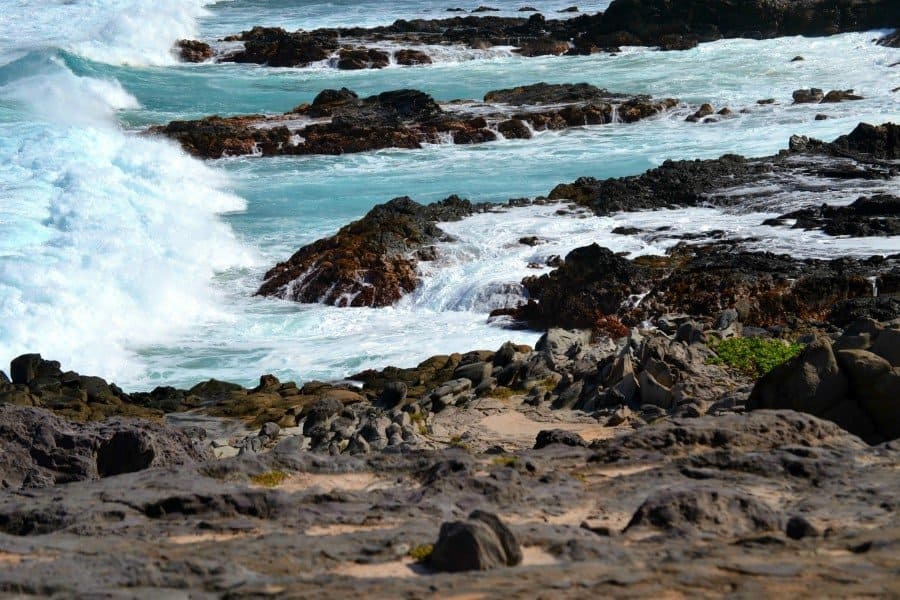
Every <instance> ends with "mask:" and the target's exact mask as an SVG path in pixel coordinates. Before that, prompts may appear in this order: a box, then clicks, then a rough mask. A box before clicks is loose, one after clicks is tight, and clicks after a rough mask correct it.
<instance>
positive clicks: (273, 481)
mask: <svg viewBox="0 0 900 600" xmlns="http://www.w3.org/2000/svg"><path fill="white" fill-rule="evenodd" d="M287 478H288V474H287V473H285V472H284V471H266V472H265V473H260V474H258V475H253V476H252V477H250V481H252V482H253V483H255V484H256V485H261V486H263V487H270V488H273V487H278V486H279V485H281V484H282V483H284V480H285V479H287Z"/></svg>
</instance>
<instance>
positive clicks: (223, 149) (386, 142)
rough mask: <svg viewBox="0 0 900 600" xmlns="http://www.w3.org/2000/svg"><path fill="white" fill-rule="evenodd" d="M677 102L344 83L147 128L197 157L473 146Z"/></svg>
mask: <svg viewBox="0 0 900 600" xmlns="http://www.w3.org/2000/svg"><path fill="white" fill-rule="evenodd" d="M677 104H678V101H677V100H675V99H672V98H667V99H664V100H653V99H652V98H650V97H649V96H626V95H623V94H617V93H613V92H609V91H608V90H605V89H601V88H597V87H595V86H592V85H588V84H586V83H582V84H557V85H550V84H546V83H539V84H535V85H531V86H524V87H520V88H514V89H510V90H497V91H493V92H488V94H487V95H486V96H485V98H484V104H483V103H477V102H464V101H456V102H453V103H451V104H444V105H440V104H438V103H437V102H435V100H434V99H433V98H432V97H431V96H429V95H428V94H425V93H423V92H420V91H417V90H395V91H390V92H383V93H381V94H378V95H377V96H370V97H368V98H362V99H361V98H359V97H358V96H357V95H356V93H354V92H352V91H351V90H348V89H346V88H342V89H340V90H324V91H322V92H321V93H319V94H318V95H317V96H316V98H315V99H314V100H313V102H312V104H302V105H300V106H297V107H296V108H294V109H293V110H292V111H290V112H288V113H285V114H284V115H249V116H239V117H227V118H222V117H218V116H213V117H207V118H204V119H200V120H196V121H172V122H171V123H169V124H168V125H164V126H155V127H151V128H150V130H149V133H151V134H161V135H165V136H168V137H170V138H172V139H174V140H177V141H178V142H179V143H180V144H181V146H182V147H183V148H184V149H185V150H186V151H187V152H190V153H191V154H193V155H195V156H200V157H203V158H220V157H223V156H242V155H261V156H278V155H305V154H346V153H351V152H366V151H371V150H380V149H384V148H420V147H421V145H422V144H426V143H431V144H436V143H442V142H452V143H454V144H479V143H483V142H492V141H494V140H497V139H498V138H500V137H503V138H517V139H528V138H531V137H532V135H533V132H535V131H544V130H548V129H565V128H568V127H579V126H584V125H604V124H608V123H613V122H621V123H633V122H635V121H639V120H641V119H646V118H648V117H651V116H653V115H656V114H658V113H660V112H662V111H664V110H667V109H670V108H672V107H674V106H676V105H677Z"/></svg>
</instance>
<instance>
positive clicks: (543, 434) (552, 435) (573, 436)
mask: <svg viewBox="0 0 900 600" xmlns="http://www.w3.org/2000/svg"><path fill="white" fill-rule="evenodd" d="M553 444H561V445H563V446H572V447H578V446H580V447H587V442H585V441H584V438H582V437H581V436H580V435H578V434H577V433H575V432H574V431H567V430H565V429H545V430H543V431H540V432H538V434H537V439H536V440H535V442H534V449H535V450H540V449H541V448H546V447H547V446H550V445H553Z"/></svg>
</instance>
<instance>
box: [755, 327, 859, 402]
mask: <svg viewBox="0 0 900 600" xmlns="http://www.w3.org/2000/svg"><path fill="white" fill-rule="evenodd" d="M848 386H849V383H848V380H847V377H846V375H844V374H843V373H841V371H840V368H839V367H838V363H837V359H836V357H835V355H834V352H833V351H832V348H831V344H830V343H829V341H828V340H826V339H822V338H819V339H817V340H816V341H815V342H813V343H812V344H810V345H809V346H807V347H806V348H805V349H804V350H803V352H801V353H800V355H799V356H797V357H795V358H793V359H791V360H790V361H788V362H786V363H785V364H783V365H779V366H777V367H775V368H774V369H772V370H771V371H770V372H769V373H768V374H766V375H764V376H763V377H762V378H761V379H760V380H759V381H758V382H757V383H756V386H755V387H754V388H753V392H751V394H750V399H749V402H748V408H749V409H750V410H758V409H762V408H789V409H792V410H799V411H802V412H807V413H810V414H813V415H817V416H821V415H822V414H823V413H824V412H825V411H827V410H828V409H829V408H831V407H833V406H835V405H836V404H838V403H839V402H840V401H841V400H843V399H844V398H845V397H846V396H847V391H848Z"/></svg>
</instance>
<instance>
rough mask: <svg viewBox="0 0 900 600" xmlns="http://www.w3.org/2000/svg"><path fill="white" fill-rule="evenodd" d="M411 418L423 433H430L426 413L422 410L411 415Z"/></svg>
mask: <svg viewBox="0 0 900 600" xmlns="http://www.w3.org/2000/svg"><path fill="white" fill-rule="evenodd" d="M409 418H410V420H411V421H412V422H413V423H415V424H416V427H417V428H418V430H419V433H420V434H421V435H426V434H427V433H428V424H427V423H426V422H425V415H423V414H422V413H420V412H414V413H412V414H411V415H409Z"/></svg>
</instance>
